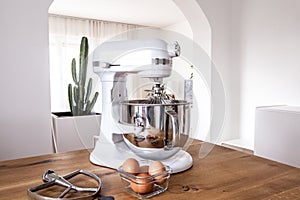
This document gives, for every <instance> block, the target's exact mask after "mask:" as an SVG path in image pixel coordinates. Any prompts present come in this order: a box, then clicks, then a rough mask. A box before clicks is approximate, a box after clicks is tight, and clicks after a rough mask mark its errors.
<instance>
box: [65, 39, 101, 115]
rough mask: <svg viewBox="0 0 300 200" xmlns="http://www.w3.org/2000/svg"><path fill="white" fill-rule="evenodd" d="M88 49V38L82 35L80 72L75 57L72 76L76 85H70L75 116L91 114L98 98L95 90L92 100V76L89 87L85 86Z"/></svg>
mask: <svg viewBox="0 0 300 200" xmlns="http://www.w3.org/2000/svg"><path fill="white" fill-rule="evenodd" d="M88 51H89V45H88V39H87V38H86V37H82V39H81V44H80V54H79V72H78V75H77V74H76V60H75V58H73V59H72V64H71V70H72V78H73V81H74V84H75V85H74V87H73V86H72V84H71V83H70V84H69V86H68V96H69V105H70V109H71V113H72V114H73V116H78V115H89V114H91V111H92V109H93V107H94V105H95V103H96V101H97V98H98V92H95V94H94V97H93V98H92V101H90V95H91V91H92V78H90V79H89V81H88V85H87V88H86V87H85V84H86V74H87V64H88Z"/></svg>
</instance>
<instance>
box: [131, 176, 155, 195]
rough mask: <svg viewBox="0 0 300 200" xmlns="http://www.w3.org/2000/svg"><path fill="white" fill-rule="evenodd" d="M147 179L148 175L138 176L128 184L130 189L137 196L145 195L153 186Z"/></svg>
mask: <svg viewBox="0 0 300 200" xmlns="http://www.w3.org/2000/svg"><path fill="white" fill-rule="evenodd" d="M149 177H150V175H149V174H146V173H143V174H142V173H141V174H138V175H137V178H136V179H134V180H133V181H132V182H130V187H131V189H132V190H133V191H134V192H136V193H138V194H146V193H149V192H152V190H153V185H154V184H153V180H152V179H151V178H149ZM148 178H149V179H148Z"/></svg>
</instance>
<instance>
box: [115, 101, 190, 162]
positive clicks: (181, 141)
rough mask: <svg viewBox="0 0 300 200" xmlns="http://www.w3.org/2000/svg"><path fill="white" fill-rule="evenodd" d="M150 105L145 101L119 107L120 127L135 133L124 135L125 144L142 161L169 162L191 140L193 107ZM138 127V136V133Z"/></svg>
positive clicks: (171, 103) (178, 103)
mask: <svg viewBox="0 0 300 200" xmlns="http://www.w3.org/2000/svg"><path fill="white" fill-rule="evenodd" d="M149 102H150V101H149V100H144V99H142V100H129V101H122V102H121V103H120V109H121V110H120V124H123V125H126V126H127V127H128V126H129V127H130V126H131V127H132V131H129V132H124V134H123V136H124V140H125V142H126V144H127V146H128V147H129V148H130V149H131V150H132V151H133V152H134V153H136V154H137V155H139V156H140V157H143V158H147V159H160V160H163V159H167V158H169V157H171V156H172V155H174V154H175V153H176V152H178V151H179V150H180V149H181V148H182V147H183V146H184V145H185V143H186V142H187V140H188V138H189V133H190V107H191V106H190V103H187V102H186V101H180V100H169V101H167V102H163V103H159V104H158V103H153V101H151V103H149ZM137 127H139V130H140V131H139V132H136V131H135V128H137ZM127 131H128V129H127Z"/></svg>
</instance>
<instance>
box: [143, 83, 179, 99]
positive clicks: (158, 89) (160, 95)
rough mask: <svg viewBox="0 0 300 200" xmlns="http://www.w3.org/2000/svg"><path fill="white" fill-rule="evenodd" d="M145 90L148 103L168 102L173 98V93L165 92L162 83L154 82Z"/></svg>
mask: <svg viewBox="0 0 300 200" xmlns="http://www.w3.org/2000/svg"><path fill="white" fill-rule="evenodd" d="M145 91H146V92H148V95H147V100H148V102H147V103H148V104H169V103H172V101H174V100H175V96H174V95H172V94H167V93H166V91H165V87H164V84H160V83H155V84H154V86H153V87H152V89H151V90H145Z"/></svg>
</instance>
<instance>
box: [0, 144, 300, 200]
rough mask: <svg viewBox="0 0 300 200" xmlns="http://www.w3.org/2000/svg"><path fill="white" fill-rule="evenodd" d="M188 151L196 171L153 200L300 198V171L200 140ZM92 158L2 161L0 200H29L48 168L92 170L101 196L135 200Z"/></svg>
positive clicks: (84, 154)
mask: <svg viewBox="0 0 300 200" xmlns="http://www.w3.org/2000/svg"><path fill="white" fill-rule="evenodd" d="M187 151H188V152H189V153H190V154H191V155H192V157H193V160H194V163H193V167H192V168H191V169H189V170H187V171H185V172H182V173H178V174H173V175H171V178H170V184H169V188H168V190H167V191H166V192H164V193H162V194H160V195H158V196H155V197H154V198H152V199H165V200H167V199H168V200H169V199H172V200H179V199H182V200H186V199H190V200H194V199H205V200H206V199H214V200H215V199H216V200H218V199H238V200H240V199H241V200H243V199H249V200H250V199H251V200H257V199H263V200H267V199H293V200H294V199H300V169H299V168H294V167H291V166H287V165H284V164H280V163H277V162H273V161H270V160H266V159H263V158H259V157H256V156H253V155H250V154H245V153H243V152H239V151H236V150H232V149H228V148H225V147H221V146H213V145H210V144H207V143H202V142H200V141H196V140H195V141H194V142H193V143H192V145H190V146H189V148H188V149H187ZM207 153H208V154H207ZM89 154H90V152H89V151H88V150H80V151H73V152H67V153H58V154H51V155H44V156H38V157H31V158H24V159H17V160H11V161H3V162H0V199H1V200H6V199H7V200H12V199H14V200H15V199H25V200H26V199H30V198H29V197H28V196H27V189H29V188H31V187H33V186H36V185H39V184H42V179H41V176H42V174H43V173H44V172H45V171H46V170H48V169H53V170H54V171H55V172H56V173H57V174H59V175H65V174H68V173H70V172H72V171H75V170H77V169H84V170H87V171H90V172H92V173H95V174H96V175H98V176H99V177H100V178H101V180H102V183H103V186H102V191H101V194H102V195H109V196H114V197H115V199H117V200H119V199H120V200H123V199H124V200H125V199H126V200H127V199H136V198H135V197H133V196H131V195H130V194H128V193H127V192H125V191H124V190H123V188H122V183H121V180H120V177H119V175H118V173H117V172H116V171H115V170H112V169H108V168H104V167H99V166H96V165H93V164H91V163H90V162H89ZM108 156H109V155H108ZM84 184H85V183H84Z"/></svg>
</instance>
